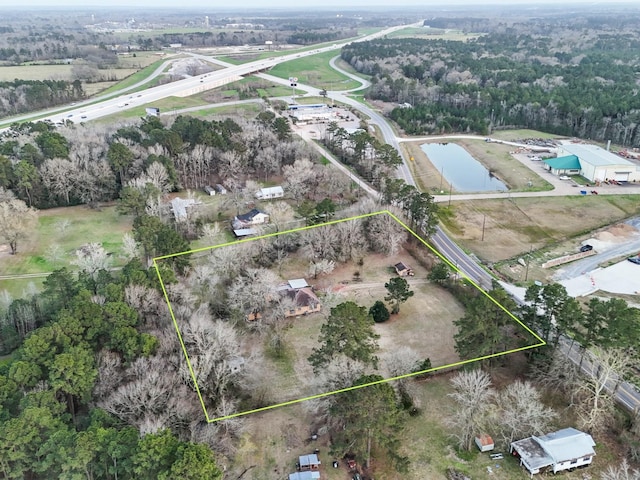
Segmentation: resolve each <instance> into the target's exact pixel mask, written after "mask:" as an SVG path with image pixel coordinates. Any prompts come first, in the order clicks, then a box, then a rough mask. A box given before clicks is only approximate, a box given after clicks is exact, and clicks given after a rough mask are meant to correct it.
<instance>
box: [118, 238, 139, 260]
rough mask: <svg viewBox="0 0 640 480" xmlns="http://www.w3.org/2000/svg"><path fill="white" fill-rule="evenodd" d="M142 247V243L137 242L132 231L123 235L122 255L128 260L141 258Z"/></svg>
mask: <svg viewBox="0 0 640 480" xmlns="http://www.w3.org/2000/svg"><path fill="white" fill-rule="evenodd" d="M141 253H142V249H141V248H140V244H139V243H138V242H136V240H135V238H133V235H131V234H130V233H125V234H124V235H123V236H122V256H123V257H124V258H126V259H127V260H132V259H134V258H141Z"/></svg>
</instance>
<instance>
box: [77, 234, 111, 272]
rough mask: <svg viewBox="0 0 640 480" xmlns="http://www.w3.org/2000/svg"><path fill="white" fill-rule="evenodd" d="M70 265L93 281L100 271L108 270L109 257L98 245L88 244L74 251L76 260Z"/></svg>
mask: <svg viewBox="0 0 640 480" xmlns="http://www.w3.org/2000/svg"><path fill="white" fill-rule="evenodd" d="M72 263H73V264H74V265H77V266H78V267H79V268H80V270H81V271H83V272H85V273H87V274H89V275H90V276H91V278H93V279H94V280H95V278H96V276H97V275H98V272H99V271H100V270H106V269H108V268H109V266H110V265H111V257H110V256H109V254H108V253H107V251H106V250H105V249H104V248H103V247H102V245H100V244H99V243H88V244H86V245H84V246H82V247H80V248H79V249H77V250H76V259H75V260H74V261H73V262H72Z"/></svg>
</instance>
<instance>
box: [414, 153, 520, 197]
mask: <svg viewBox="0 0 640 480" xmlns="http://www.w3.org/2000/svg"><path fill="white" fill-rule="evenodd" d="M420 148H422V150H423V151H424V153H426V154H427V156H428V157H429V160H430V161H431V163H432V164H433V165H434V166H435V167H436V168H437V169H438V170H439V171H440V172H441V173H442V175H443V176H444V178H445V179H446V181H447V182H449V183H451V185H452V186H453V189H454V190H455V191H456V192H495V191H500V192H504V191H506V190H509V188H507V186H506V185H505V184H504V183H502V182H501V181H500V180H498V179H497V178H495V177H493V176H491V175H489V170H487V169H486V168H485V167H484V165H482V164H481V163H480V162H479V161H477V160H476V159H475V158H473V157H472V156H471V155H469V152H467V151H466V150H465V149H464V148H462V147H461V146H460V145H456V144H455V143H424V144H422V145H420ZM447 189H448V185H443V190H447Z"/></svg>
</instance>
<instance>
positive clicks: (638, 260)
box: [627, 257, 640, 265]
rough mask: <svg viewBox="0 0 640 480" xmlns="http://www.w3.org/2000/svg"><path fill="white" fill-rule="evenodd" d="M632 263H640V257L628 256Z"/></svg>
mask: <svg viewBox="0 0 640 480" xmlns="http://www.w3.org/2000/svg"><path fill="white" fill-rule="evenodd" d="M627 260H629V261H630V262H631V263H635V264H636V265H640V257H631V258H627Z"/></svg>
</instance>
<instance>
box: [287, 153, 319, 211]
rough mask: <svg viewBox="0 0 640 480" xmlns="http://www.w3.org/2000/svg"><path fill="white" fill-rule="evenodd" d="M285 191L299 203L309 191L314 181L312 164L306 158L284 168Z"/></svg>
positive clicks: (314, 173)
mask: <svg viewBox="0 0 640 480" xmlns="http://www.w3.org/2000/svg"><path fill="white" fill-rule="evenodd" d="M284 178H285V185H284V186H285V189H286V190H287V192H288V193H289V195H291V197H292V198H293V199H294V200H295V201H296V202H299V201H300V200H301V199H302V198H304V196H305V194H306V193H307V192H309V190H310V189H311V188H310V186H311V184H312V183H313V182H314V181H315V179H316V171H315V168H314V164H313V163H312V162H311V160H309V159H308V158H300V159H298V160H296V161H295V163H294V164H293V165H287V166H286V167H284Z"/></svg>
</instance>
